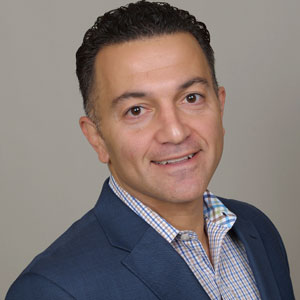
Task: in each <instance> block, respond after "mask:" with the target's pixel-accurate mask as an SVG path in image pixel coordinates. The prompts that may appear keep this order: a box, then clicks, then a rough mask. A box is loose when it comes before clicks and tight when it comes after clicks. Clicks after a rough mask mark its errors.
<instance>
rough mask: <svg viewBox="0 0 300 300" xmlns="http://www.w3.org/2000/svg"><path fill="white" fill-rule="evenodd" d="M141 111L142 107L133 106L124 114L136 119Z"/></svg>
mask: <svg viewBox="0 0 300 300" xmlns="http://www.w3.org/2000/svg"><path fill="white" fill-rule="evenodd" d="M142 111H143V107H142V106H133V107H131V108H130V109H129V110H128V111H127V112H126V114H127V115H130V116H133V117H137V116H139V115H140V114H141V113H142Z"/></svg>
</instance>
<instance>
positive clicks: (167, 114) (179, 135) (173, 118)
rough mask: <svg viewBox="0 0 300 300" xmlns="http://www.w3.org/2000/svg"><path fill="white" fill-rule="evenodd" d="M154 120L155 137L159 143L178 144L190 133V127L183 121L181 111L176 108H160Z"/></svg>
mask: <svg viewBox="0 0 300 300" xmlns="http://www.w3.org/2000/svg"><path fill="white" fill-rule="evenodd" d="M156 122H157V124H156V125H157V127H158V130H157V132H156V139H157V141H158V142H159V143H161V144H165V143H172V144H180V143H181V142H183V141H184V140H185V139H186V138H187V137H188V136H189V135H190V128H189V126H188V125H187V124H186V123H185V122H184V118H183V115H182V112H180V111H177V110H176V108H166V109H164V110H161V112H160V113H159V116H158V118H157V119H156Z"/></svg>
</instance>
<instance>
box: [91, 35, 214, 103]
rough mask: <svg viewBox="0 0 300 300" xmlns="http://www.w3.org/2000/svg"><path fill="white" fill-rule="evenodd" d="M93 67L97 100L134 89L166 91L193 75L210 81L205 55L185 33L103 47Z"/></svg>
mask: <svg viewBox="0 0 300 300" xmlns="http://www.w3.org/2000/svg"><path fill="white" fill-rule="evenodd" d="M94 67H95V81H94V87H95V91H96V92H97V93H99V95H100V98H101V99H103V98H111V97H116V96H118V94H120V93H124V92H126V91H127V90H130V89H137V88H138V89H147V90H151V91H153V92H155V91H157V92H158V91H166V90H167V89H171V88H172V86H175V85H178V84H180V83H181V82H184V81H185V80H188V79H190V78H192V77H197V76H198V77H199V76H200V77H203V78H205V79H206V80H207V81H208V82H209V83H210V84H211V76H210V70H209V66H208V63H207V60H206V57H205V55H204V53H203V51H202V49H201V47H200V45H199V44H198V42H197V40H196V39H195V38H194V37H193V36H192V35H191V34H188V33H176V34H169V35H162V36H155V37H151V38H146V39H139V40H134V41H130V42H125V43H122V44H116V45H110V46H107V47H104V48H103V49H102V50H100V51H99V53H98V55H97V57H96V60H95V66H94Z"/></svg>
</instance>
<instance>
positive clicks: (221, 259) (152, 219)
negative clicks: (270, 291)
mask: <svg viewBox="0 0 300 300" xmlns="http://www.w3.org/2000/svg"><path fill="white" fill-rule="evenodd" d="M109 185H110V187H111V189H112V190H113V192H114V193H115V194H116V195H117V196H118V197H119V198H120V199H121V200H122V201H123V202H124V203H125V204H126V205H127V206H128V207H130V208H131V209H132V210H133V211H134V212H135V213H136V214H137V215H138V216H140V217H141V218H143V219H144V220H145V221H146V222H147V223H148V224H149V225H150V226H152V227H153V228H154V229H155V230H156V231H157V232H158V233H159V234H160V235H161V236H162V237H163V238H164V239H165V240H167V241H168V242H169V243H170V244H171V245H172V246H173V248H174V249H175V250H176V251H177V252H178V254H179V255H180V256H181V257H182V258H183V259H184V260H185V262H186V263H187V265H188V266H189V268H190V269H191V271H192V272H193V274H194V275H195V277H196V278H197V279H198V281H199V283H200V284H201V286H202V287H203V289H204V290H205V292H206V293H207V294H208V296H209V297H210V299H213V300H221V299H223V300H234V299H243V300H247V299H249V300H250V299H251V300H255V299H260V295H259V291H258V289H257V286H256V283H255V278H254V276H253V273H252V270H251V268H250V266H249V262H248V258H247V255H246V251H245V249H244V246H243V245H242V243H241V242H240V241H237V240H236V239H235V240H234V239H232V238H231V236H230V235H229V234H228V231H229V230H230V229H231V228H232V226H233V224H234V223H235V221H236V218H237V217H236V215H235V214H234V213H232V212H231V211H230V210H228V208H227V207H226V206H225V205H224V204H223V203H222V202H221V201H220V200H219V199H218V198H217V197H216V196H214V195H213V194H212V193H211V192H209V191H206V192H205V193H204V195H203V204H204V205H203V215H204V220H205V229H206V232H207V235H208V240H209V248H210V254H211V258H212V262H211V261H210V259H209V257H208V256H207V254H206V252H205V250H204V248H203V247H202V244H201V243H200V241H199V240H198V237H197V234H196V233H195V232H193V231H189V230H184V231H179V230H177V229H176V228H175V227H173V226H172V225H171V224H169V223H168V222H167V221H166V220H165V219H164V218H162V217H161V216H160V215H158V214H157V213H156V212H154V211H153V210H151V209H150V208H149V207H147V206H146V205H144V204H143V203H142V202H141V201H139V200H138V199H136V198H134V197H133V196H131V195H130V194H128V193H127V192H126V191H125V190H124V189H122V188H121V187H120V186H119V185H118V183H117V182H116V181H115V179H114V177H113V176H112V175H111V176H110V180H109Z"/></svg>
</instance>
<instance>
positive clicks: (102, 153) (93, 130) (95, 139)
mask: <svg viewBox="0 0 300 300" xmlns="http://www.w3.org/2000/svg"><path fill="white" fill-rule="evenodd" d="M79 125H80V128H81V130H82V132H83V134H84V135H85V137H86V139H87V140H88V142H89V143H90V144H91V146H92V147H93V149H94V150H95V151H96V152H97V154H98V158H99V160H100V161H101V162H103V163H108V162H109V154H108V151H107V147H106V144H105V141H104V139H103V137H102V136H101V135H100V134H99V131H98V129H97V126H96V125H95V124H94V122H93V121H92V120H91V119H90V118H88V117H86V116H84V117H81V118H80V119H79Z"/></svg>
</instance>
